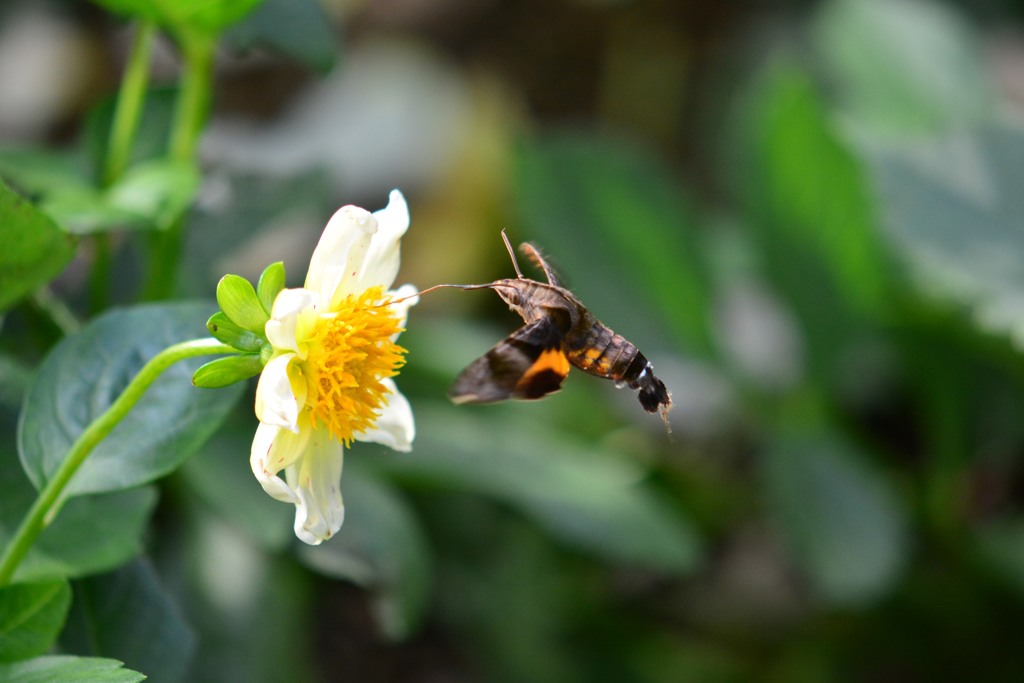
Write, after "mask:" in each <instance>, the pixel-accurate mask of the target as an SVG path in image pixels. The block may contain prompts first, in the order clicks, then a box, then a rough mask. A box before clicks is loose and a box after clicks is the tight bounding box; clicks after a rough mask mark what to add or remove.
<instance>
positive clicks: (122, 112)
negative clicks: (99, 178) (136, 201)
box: [103, 21, 156, 186]
mask: <svg viewBox="0 0 1024 683" xmlns="http://www.w3.org/2000/svg"><path fill="white" fill-rule="evenodd" d="M155 36H156V24H154V23H153V22H152V21H141V22H139V25H138V28H137V30H136V32H135V41H134V42H133V43H132V52H131V55H130V56H129V58H128V66H127V68H126V69H125V72H124V78H123V79H122V81H121V89H120V91H119V92H118V95H117V106H116V108H115V109H114V121H113V123H112V125H111V129H110V139H109V140H108V142H107V159H106V164H105V167H104V169H103V184H104V185H106V186H110V185H112V184H114V183H115V182H116V181H117V180H118V179H119V178H120V177H121V176H122V175H124V172H125V170H126V169H127V168H128V159H129V157H130V155H131V151H132V143H133V142H134V141H135V133H136V131H137V130H138V128H139V120H140V119H141V118H142V106H143V104H144V103H145V101H146V87H147V86H148V85H149V61H150V56H151V55H152V52H153V39H154V37H155Z"/></svg>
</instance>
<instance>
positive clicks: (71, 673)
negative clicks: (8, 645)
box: [0, 655, 146, 683]
mask: <svg viewBox="0 0 1024 683" xmlns="http://www.w3.org/2000/svg"><path fill="white" fill-rule="evenodd" d="M123 666H124V664H122V663H121V662H118V661H116V660H113V659H98V658H95V657H71V656H68V655H57V656H51V657H37V658H36V659H30V660H28V661H26V662H16V663H14V664H0V681H3V682H4V683H139V681H142V680H143V679H145V678H146V677H145V676H144V675H143V674H140V673H139V672H137V671H130V670H129V669H125V668H122V667H123Z"/></svg>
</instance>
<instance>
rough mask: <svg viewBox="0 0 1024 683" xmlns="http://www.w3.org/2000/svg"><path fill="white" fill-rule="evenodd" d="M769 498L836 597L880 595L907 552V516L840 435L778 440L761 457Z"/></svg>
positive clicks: (810, 571)
mask: <svg viewBox="0 0 1024 683" xmlns="http://www.w3.org/2000/svg"><path fill="white" fill-rule="evenodd" d="M764 476H765V483H766V487H767V493H768V500H769V503H770V504H771V506H772V509H773V511H774V513H775V516H776V517H777V519H778V521H779V523H780V524H781V527H782V531H783V532H784V533H785V535H786V536H787V537H788V539H789V542H790V544H791V545H792V547H793V549H794V551H795V555H796V559H797V561H798V562H799V563H800V566H801V567H802V569H803V570H804V571H805V572H806V573H807V575H808V577H809V578H810V579H811V581H812V582H813V584H814V586H815V587H816V588H817V590H818V591H819V593H820V594H821V595H822V596H823V597H824V598H825V599H827V600H830V601H833V602H836V603H845V604H856V603H864V602H868V601H871V600H874V599H877V598H879V597H881V596H882V595H884V594H885V593H886V592H887V591H889V590H890V589H891V588H892V587H893V585H894V584H895V582H896V581H897V580H898V578H899V576H900V574H901V572H902V570H903V567H904V565H905V564H906V563H907V560H908V559H909V558H908V543H907V542H908V520H907V517H906V512H905V511H904V510H903V509H902V508H901V507H900V505H899V501H898V499H897V497H896V495H895V493H894V492H893V491H892V489H891V488H890V486H889V484H888V482H887V481H886V480H885V479H884V478H883V477H882V476H881V475H880V474H879V473H876V472H874V471H872V470H871V469H869V467H868V466H867V464H866V463H865V462H864V458H863V455H862V454H860V453H858V452H857V451H856V450H854V448H853V447H852V446H851V445H850V444H847V443H845V442H843V441H841V440H840V439H839V438H837V437H835V436H833V435H828V434H819V435H805V436H799V437H788V438H785V437H784V438H779V439H778V441H777V442H776V443H775V444H773V446H772V447H771V449H770V450H769V452H768V453H767V454H766V456H765V459H764Z"/></svg>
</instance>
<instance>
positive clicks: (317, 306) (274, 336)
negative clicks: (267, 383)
mask: <svg viewBox="0 0 1024 683" xmlns="http://www.w3.org/2000/svg"><path fill="white" fill-rule="evenodd" d="M322 305H323V300H322V299H321V298H320V295H319V294H318V293H317V292H314V291H312V290H309V289H301V288H295V289H283V290H281V293H280V294H278V295H277V298H276V299H274V307H273V309H272V310H271V312H270V320H268V321H267V324H266V325H264V326H263V331H264V332H265V333H266V335H267V341H269V342H270V343H271V345H273V347H274V348H275V349H282V350H287V351H294V352H295V353H298V354H299V356H300V357H303V358H304V357H305V355H306V353H305V347H304V345H303V344H302V343H301V342H302V341H304V340H305V339H306V337H307V336H308V334H307V333H308V328H309V327H310V326H311V324H312V322H313V321H314V320H315V319H316V316H317V315H318V314H319V311H320V310H321V309H322Z"/></svg>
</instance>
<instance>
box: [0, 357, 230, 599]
mask: <svg viewBox="0 0 1024 683" xmlns="http://www.w3.org/2000/svg"><path fill="white" fill-rule="evenodd" d="M216 353H235V349H233V348H231V347H230V346H227V345H225V344H221V343H220V342H218V341H216V340H215V339H210V338H206V339H194V340H192V341H186V342H181V343H180V344H174V345H173V346H169V347H167V348H166V349H164V350H163V351H161V352H160V353H158V354H157V355H156V356H154V357H153V358H152V359H151V360H150V361H149V362H148V363H146V364H145V365H144V366H142V369H141V370H139V372H138V374H137V375H135V377H134V378H133V379H132V381H131V382H129V383H128V386H126V387H125V389H124V391H123V392H122V393H121V395H120V396H118V397H117V400H115V401H114V402H113V403H112V404H110V407H109V408H107V410H106V411H105V412H104V413H103V414H102V415H100V416H99V417H97V418H96V419H95V420H93V422H92V423H91V424H90V425H89V426H88V427H86V428H85V431H83V432H82V433H81V434H80V435H79V436H78V439H77V440H76V441H75V443H74V444H72V446H71V448H70V450H68V453H67V455H66V456H65V457H64V460H63V461H62V462H61V464H60V467H58V468H57V471H56V472H54V473H53V475H52V476H51V477H50V479H49V481H47V482H46V486H44V487H43V490H42V491H40V492H39V496H38V497H37V498H36V500H35V502H34V503H33V504H32V507H31V508H30V509H29V511H28V513H27V514H26V515H25V519H24V520H22V522H21V526H19V527H18V530H17V531H16V532H15V534H14V538H12V539H11V542H10V544H9V545H8V546H7V549H6V550H5V552H4V554H3V556H2V557H0V586H5V585H7V584H8V583H10V581H11V579H12V578H13V577H14V572H15V570H17V568H18V565H19V564H21V561H22V560H23V559H24V558H25V555H26V554H27V553H28V551H29V549H30V548H31V547H32V544H33V543H34V542H35V540H36V538H37V537H38V536H39V534H40V533H42V531H43V529H45V528H46V526H47V525H48V524H49V523H50V522H51V521H52V520H53V518H54V517H55V516H56V514H57V511H58V510H59V508H60V504H61V503H63V495H62V494H63V493H64V490H65V489H66V488H67V485H68V482H70V481H71V478H72V477H73V476H74V474H75V472H77V471H78V468H79V467H81V465H82V463H83V462H85V460H86V458H87V457H89V454H90V453H91V452H92V450H93V449H94V448H96V446H97V445H98V444H99V443H100V442H101V441H103V439H104V438H106V436H107V435H108V434H110V432H111V431H113V429H114V427H116V426H117V424H118V423H119V422H120V421H121V420H123V419H124V417H125V415H127V414H128V412H129V411H130V410H131V409H132V407H134V406H135V404H136V403H138V402H139V399H140V398H142V395H143V394H144V393H145V392H146V389H148V388H149V386H150V385H151V384H152V383H153V382H154V381H155V380H156V379H157V378H158V377H159V376H160V375H161V374H162V373H163V372H164V370H166V369H167V368H169V367H170V366H171V365H173V364H175V363H177V362H178V361H179V360H184V359H186V358H192V357H194V356H206V355H210V354H216Z"/></svg>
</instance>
